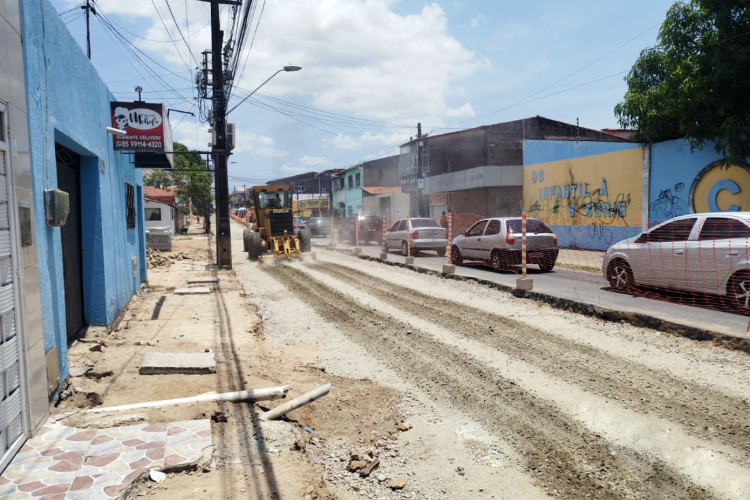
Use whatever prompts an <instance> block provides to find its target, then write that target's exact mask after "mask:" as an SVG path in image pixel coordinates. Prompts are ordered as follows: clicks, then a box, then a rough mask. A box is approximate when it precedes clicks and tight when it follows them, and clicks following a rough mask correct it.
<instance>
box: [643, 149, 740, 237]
mask: <svg viewBox="0 0 750 500" xmlns="http://www.w3.org/2000/svg"><path fill="white" fill-rule="evenodd" d="M648 208H649V224H650V225H654V224H657V223H659V222H661V221H663V220H666V219H670V218H672V217H677V216H679V215H687V214H690V213H701V212H740V211H750V165H748V164H747V163H742V162H741V163H737V164H732V165H725V164H724V163H723V162H722V161H721V157H720V156H719V155H718V154H717V153H716V152H715V151H713V148H710V147H705V148H704V149H703V150H696V151H691V150H690V146H689V145H688V144H687V143H685V142H684V141H667V142H663V143H659V144H655V145H653V146H652V147H651V186H650V190H649V207H648Z"/></svg>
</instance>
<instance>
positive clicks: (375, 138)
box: [324, 132, 409, 150]
mask: <svg viewBox="0 0 750 500" xmlns="http://www.w3.org/2000/svg"><path fill="white" fill-rule="evenodd" d="M407 140H409V137H408V135H407V134H404V133H403V132H395V133H391V134H374V133H372V132H365V133H363V134H360V135H359V136H357V137H353V136H351V135H347V134H338V135H337V136H336V137H333V138H326V139H324V143H325V144H328V145H330V146H333V147H334V148H335V149H347V150H354V149H364V148H371V147H372V146H378V147H382V146H387V147H389V148H395V147H397V146H399V145H400V144H403V143H404V142H406V141H407Z"/></svg>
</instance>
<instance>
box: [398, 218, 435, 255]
mask: <svg viewBox="0 0 750 500" xmlns="http://www.w3.org/2000/svg"><path fill="white" fill-rule="evenodd" d="M409 238H411V253H412V255H418V254H419V252H420V251H421V250H435V251H436V252H437V254H438V255H439V256H441V257H442V256H443V255H445V252H446V249H447V248H448V230H446V229H445V228H442V227H440V224H438V222H437V221H436V220H435V219H427V218H414V219H409V221H408V222H407V220H406V219H401V220H399V221H397V222H396V223H395V224H393V226H391V228H390V229H389V230H388V231H387V232H386V233H385V244H386V248H387V249H388V250H391V249H394V248H396V249H401V254H402V255H406V254H407V251H408V250H407V247H408V246H409V243H408V241H407V240H408V239H409Z"/></svg>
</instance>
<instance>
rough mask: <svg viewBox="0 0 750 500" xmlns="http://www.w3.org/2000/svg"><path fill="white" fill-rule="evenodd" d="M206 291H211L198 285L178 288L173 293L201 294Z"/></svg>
mask: <svg viewBox="0 0 750 500" xmlns="http://www.w3.org/2000/svg"><path fill="white" fill-rule="evenodd" d="M206 293H211V289H210V288H206V287H198V286H197V287H194V288H178V289H177V290H175V291H174V294H175V295H203V294H206Z"/></svg>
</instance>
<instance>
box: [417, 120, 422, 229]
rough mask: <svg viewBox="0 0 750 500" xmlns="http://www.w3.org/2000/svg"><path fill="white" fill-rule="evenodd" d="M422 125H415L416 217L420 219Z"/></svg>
mask: <svg viewBox="0 0 750 500" xmlns="http://www.w3.org/2000/svg"><path fill="white" fill-rule="evenodd" d="M423 185H424V179H422V124H421V123H417V217H422V187H423Z"/></svg>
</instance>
